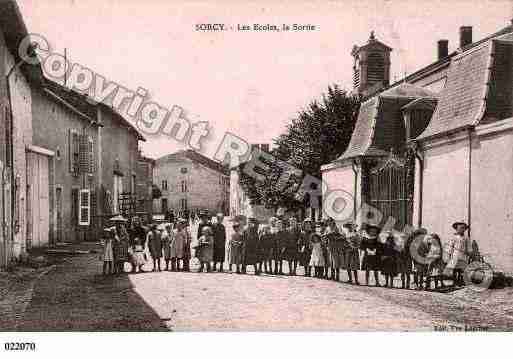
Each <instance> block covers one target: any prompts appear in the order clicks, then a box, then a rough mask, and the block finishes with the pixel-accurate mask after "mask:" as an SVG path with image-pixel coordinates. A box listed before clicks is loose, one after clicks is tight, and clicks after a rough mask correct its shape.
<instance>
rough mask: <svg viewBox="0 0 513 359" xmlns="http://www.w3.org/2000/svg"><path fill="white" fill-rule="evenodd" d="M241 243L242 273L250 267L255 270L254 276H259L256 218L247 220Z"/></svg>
mask: <svg viewBox="0 0 513 359" xmlns="http://www.w3.org/2000/svg"><path fill="white" fill-rule="evenodd" d="M242 241H243V243H244V264H243V265H242V272H243V273H246V267H247V266H248V265H252V266H253V267H254V268H255V274H256V275H259V274H260V272H259V270H258V267H259V265H258V264H259V263H260V258H259V257H260V250H259V248H258V246H259V240H258V222H257V220H256V218H253V217H250V218H249V223H248V228H246V229H245V230H244V232H242Z"/></svg>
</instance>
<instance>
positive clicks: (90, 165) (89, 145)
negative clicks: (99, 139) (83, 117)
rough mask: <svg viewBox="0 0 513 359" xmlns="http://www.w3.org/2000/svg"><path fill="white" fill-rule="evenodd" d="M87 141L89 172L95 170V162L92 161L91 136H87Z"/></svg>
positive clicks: (92, 146) (92, 143) (92, 145)
mask: <svg viewBox="0 0 513 359" xmlns="http://www.w3.org/2000/svg"><path fill="white" fill-rule="evenodd" d="M87 142H88V149H87V151H88V155H89V173H93V172H95V171H96V166H95V165H96V164H95V163H94V141H93V138H92V137H91V136H89V137H88V138H87Z"/></svg>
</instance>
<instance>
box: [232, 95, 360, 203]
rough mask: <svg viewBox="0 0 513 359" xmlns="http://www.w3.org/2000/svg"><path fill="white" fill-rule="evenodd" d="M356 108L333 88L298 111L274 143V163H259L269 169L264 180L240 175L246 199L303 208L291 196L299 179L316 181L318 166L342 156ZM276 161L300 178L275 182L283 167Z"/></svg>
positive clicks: (352, 98)
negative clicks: (299, 172) (289, 166)
mask: <svg viewBox="0 0 513 359" xmlns="http://www.w3.org/2000/svg"><path fill="white" fill-rule="evenodd" d="M359 106H360V98H358V97H356V96H352V95H349V94H348V93H347V92H346V91H345V90H342V89H340V88H339V87H338V86H337V85H333V86H329V87H328V90H327V92H326V93H324V94H323V95H322V97H321V99H320V100H314V101H312V102H310V104H309V105H308V106H307V107H306V108H305V109H302V110H301V111H299V113H298V115H297V117H295V118H293V119H292V120H291V122H290V123H289V124H288V126H287V129H286V132H285V133H283V134H281V135H280V136H279V137H278V138H276V139H275V145H276V146H275V148H274V150H273V151H272V154H273V156H274V157H275V158H276V159H275V160H273V161H266V160H265V159H262V158H261V159H260V160H261V161H262V162H265V163H266V164H268V165H269V166H270V170H269V171H267V172H266V173H265V180H263V181H255V179H253V178H251V177H250V176H247V175H246V174H245V173H243V171H240V172H241V175H240V178H241V181H240V182H241V185H242V187H243V189H244V190H245V191H246V193H247V194H248V196H249V197H250V199H251V200H252V201H253V202H254V203H260V204H264V205H266V206H267V207H269V208H275V209H276V208H278V207H285V208H288V209H290V210H296V209H300V208H303V207H304V206H305V204H306V203H305V201H298V200H297V199H296V197H295V195H294V193H295V192H296V190H297V188H298V187H299V186H300V184H301V180H302V176H304V175H306V174H308V175H311V176H314V177H316V178H319V179H320V177H321V171H320V169H321V166H322V165H324V164H327V163H329V162H331V161H333V160H335V159H336V158H337V157H339V156H340V155H341V154H342V153H343V152H344V150H345V149H346V147H347V145H348V144H349V141H350V139H351V135H352V133H353V129H354V126H355V123H356V119H357V116H358V110H359ZM280 161H283V162H285V163H287V164H288V165H291V166H293V167H295V168H297V169H300V170H301V171H302V175H299V174H296V175H292V176H291V177H290V178H289V179H288V181H287V182H286V183H282V182H279V181H278V179H279V178H280V175H281V174H282V167H283V166H280V165H279V162H280ZM241 167H242V166H241ZM291 172H294V171H292V170H291Z"/></svg>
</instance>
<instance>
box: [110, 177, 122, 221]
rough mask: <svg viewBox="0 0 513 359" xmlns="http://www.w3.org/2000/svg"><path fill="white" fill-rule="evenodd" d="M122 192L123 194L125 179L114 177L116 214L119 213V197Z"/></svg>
mask: <svg viewBox="0 0 513 359" xmlns="http://www.w3.org/2000/svg"><path fill="white" fill-rule="evenodd" d="M122 192H123V177H121V176H118V175H114V198H113V199H112V205H113V210H114V213H118V208H119V206H118V203H119V197H120V194H121V193H122Z"/></svg>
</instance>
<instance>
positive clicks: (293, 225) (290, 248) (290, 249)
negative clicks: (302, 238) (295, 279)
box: [283, 217, 299, 275]
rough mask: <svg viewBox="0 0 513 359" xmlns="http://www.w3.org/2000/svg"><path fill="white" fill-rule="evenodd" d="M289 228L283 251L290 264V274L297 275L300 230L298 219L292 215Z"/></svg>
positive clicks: (286, 232)
mask: <svg viewBox="0 0 513 359" xmlns="http://www.w3.org/2000/svg"><path fill="white" fill-rule="evenodd" d="M289 224H290V226H289V228H287V230H286V231H285V238H284V247H285V251H284V253H283V256H284V258H285V259H286V260H287V262H288V265H289V275H296V268H297V243H298V241H299V230H298V228H297V220H296V218H295V217H291V218H290V220H289Z"/></svg>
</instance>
